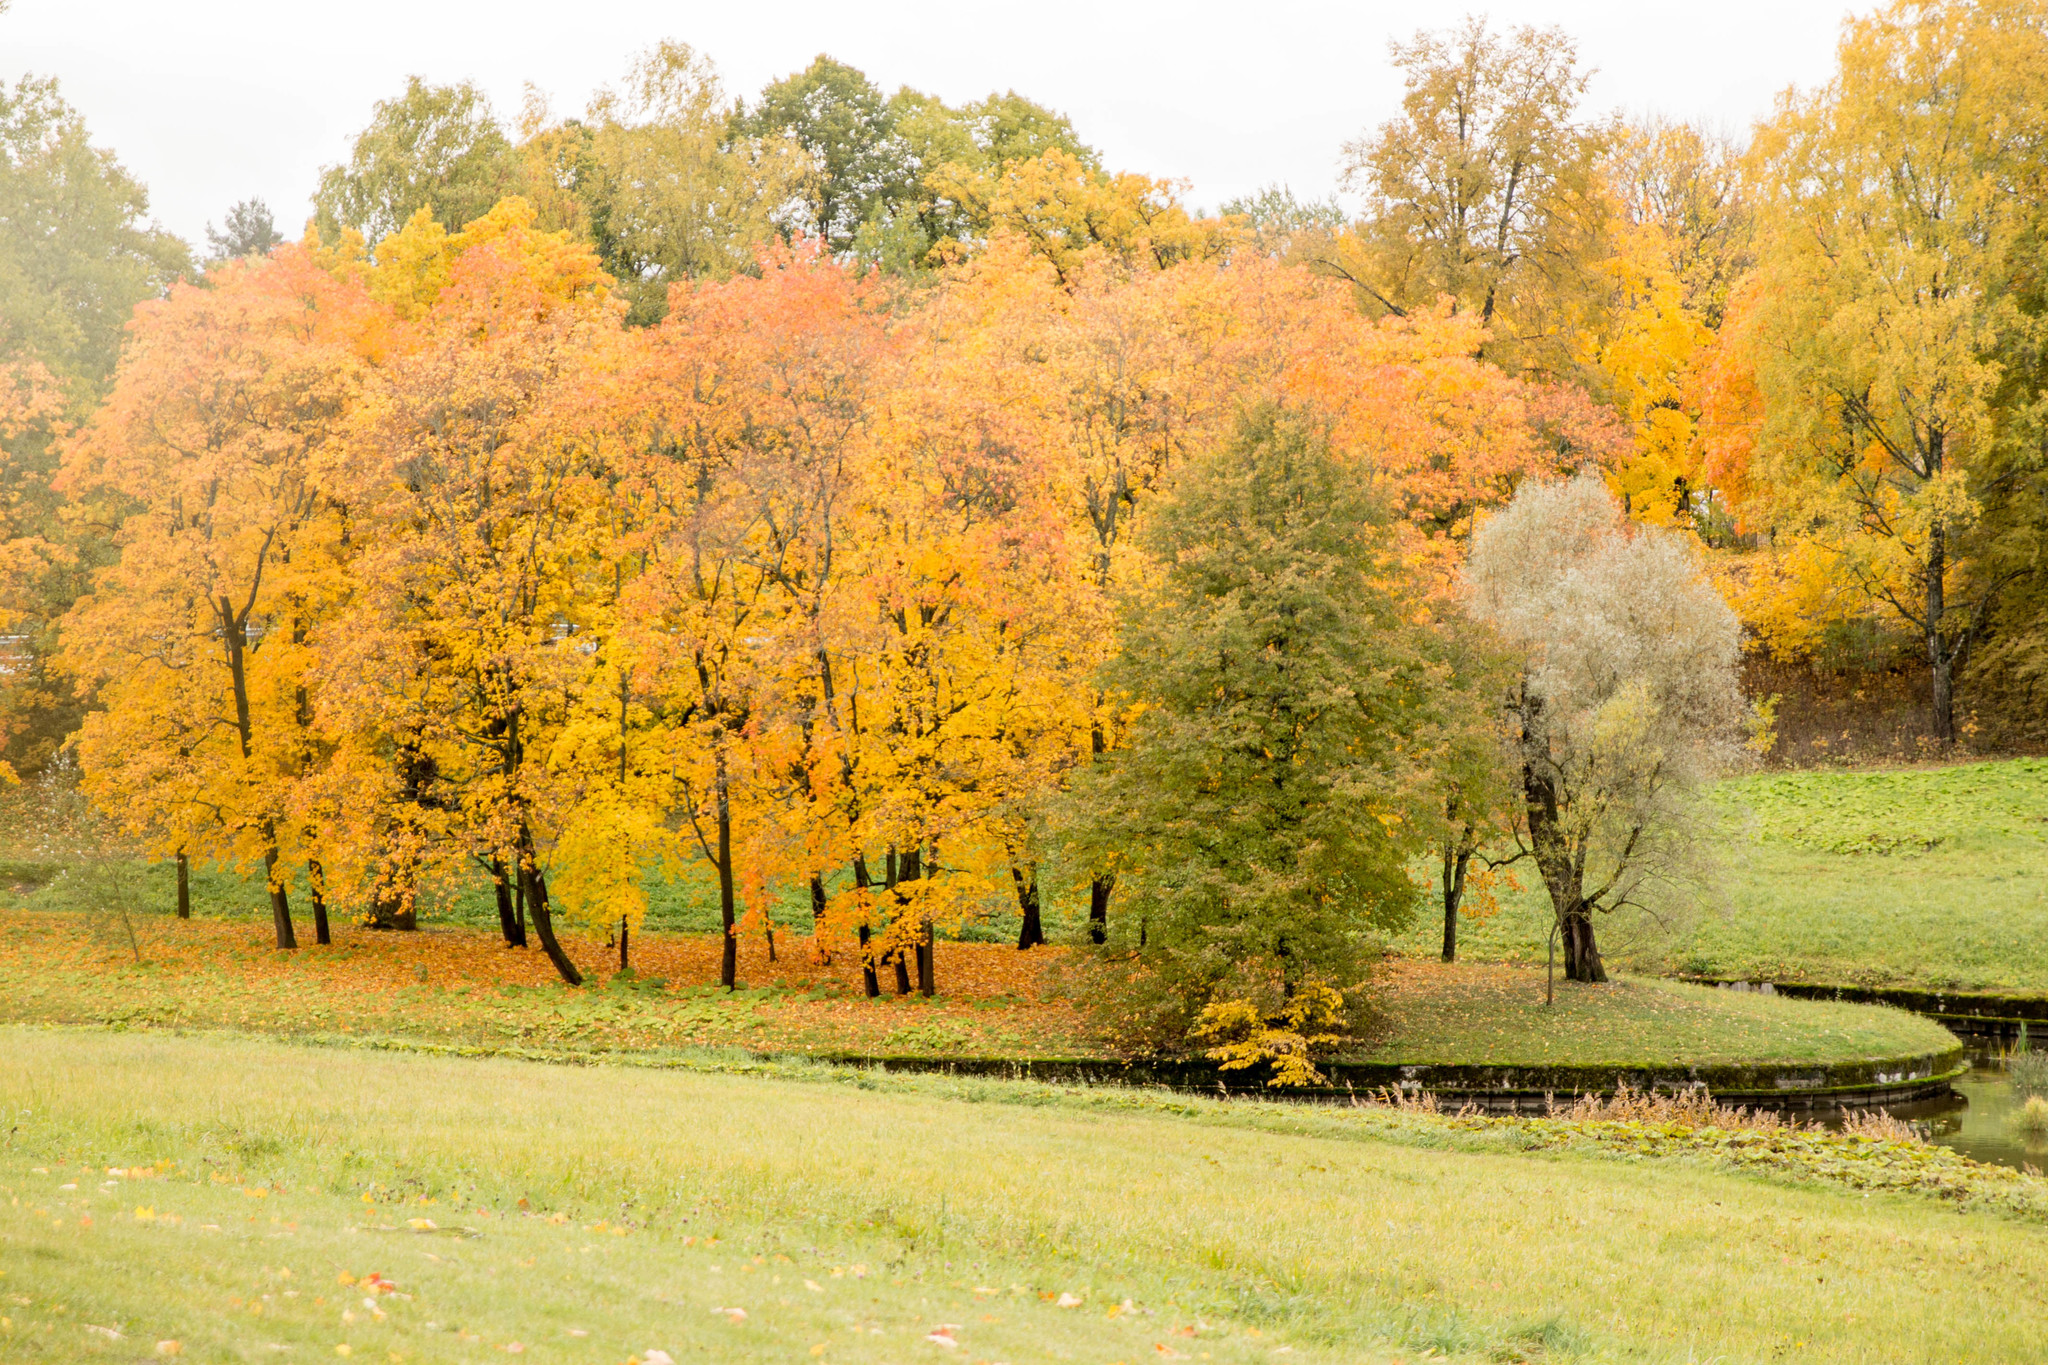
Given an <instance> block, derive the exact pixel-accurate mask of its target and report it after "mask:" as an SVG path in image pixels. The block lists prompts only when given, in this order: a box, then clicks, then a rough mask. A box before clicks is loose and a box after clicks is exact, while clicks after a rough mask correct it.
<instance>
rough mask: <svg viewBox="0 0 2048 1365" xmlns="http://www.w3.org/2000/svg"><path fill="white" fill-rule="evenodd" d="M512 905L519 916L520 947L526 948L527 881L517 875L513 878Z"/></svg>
mask: <svg viewBox="0 0 2048 1365" xmlns="http://www.w3.org/2000/svg"><path fill="white" fill-rule="evenodd" d="M512 905H513V908H514V909H515V910H516V911H517V912H518V916H519V945H518V946H519V947H521V948H524V947H525V946H526V879H525V878H524V877H521V876H519V875H518V874H517V873H514V874H513V877H512Z"/></svg>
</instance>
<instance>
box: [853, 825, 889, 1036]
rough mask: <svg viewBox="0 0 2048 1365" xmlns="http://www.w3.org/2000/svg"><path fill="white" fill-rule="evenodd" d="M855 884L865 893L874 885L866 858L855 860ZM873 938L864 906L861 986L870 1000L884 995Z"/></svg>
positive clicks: (861, 921)
mask: <svg viewBox="0 0 2048 1365" xmlns="http://www.w3.org/2000/svg"><path fill="white" fill-rule="evenodd" d="M853 884H854V885H855V886H857V887H859V888H861V889H862V890H863V891H865V890H867V889H868V888H870V887H872V886H873V885H874V882H873V881H872V880H871V879H870V878H869V876H868V860H867V859H866V858H865V857H860V856H856V857H855V858H854V860H853ZM873 936H874V935H873V931H872V930H871V929H870V928H869V927H868V915H867V909H866V907H865V906H864V907H863V908H862V911H861V920H860V984H861V989H863V990H865V991H866V992H867V994H868V999H870V1000H873V999H874V998H875V997H877V996H879V995H880V994H881V993H882V983H881V981H880V980H879V979H877V977H876V975H875V956H874V953H873V952H872V951H871V950H870V948H869V945H868V940H869V939H870V938H872V937H873Z"/></svg>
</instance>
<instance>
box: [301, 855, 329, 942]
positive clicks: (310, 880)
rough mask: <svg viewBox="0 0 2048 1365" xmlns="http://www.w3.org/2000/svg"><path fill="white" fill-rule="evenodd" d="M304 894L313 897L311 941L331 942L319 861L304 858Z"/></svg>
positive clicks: (325, 896)
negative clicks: (321, 887)
mask: <svg viewBox="0 0 2048 1365" xmlns="http://www.w3.org/2000/svg"><path fill="white" fill-rule="evenodd" d="M306 894H307V895H309V896H311V897H312V899H313V942H315V943H332V942H334V939H333V938H332V937H330V936H329V935H328V932H327V895H326V893H325V892H324V891H322V890H321V889H320V861H319V859H317V858H308V859H306Z"/></svg>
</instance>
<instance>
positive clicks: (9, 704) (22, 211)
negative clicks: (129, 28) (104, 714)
mask: <svg viewBox="0 0 2048 1365" xmlns="http://www.w3.org/2000/svg"><path fill="white" fill-rule="evenodd" d="M148 211H149V196H148V194H147V193H146V192H145V191H144V189H143V187H142V184H141V182H140V181H138V180H136V179H135V178H134V177H133V176H131V175H130V174H129V173H128V172H127V171H126V170H125V169H123V168H122V166H121V164H120V163H119V162H117V161H116V160H115V159H114V157H113V154H112V153H110V152H107V151H105V150H103V149H101V148H97V147H94V146H93V145H92V143H91V141H90V138H89V135H88V133H87V131H86V126H85V120H84V119H83V118H81V117H80V116H79V114H78V112H77V111H76V110H74V109H73V108H72V107H71V106H70V105H68V104H66V103H65V102H64V99H63V97H62V96H61V95H60V94H59V93H58V90H57V83H56V82H55V81H52V80H38V79H35V78H33V77H30V78H28V79H24V80H23V81H21V82H20V83H19V84H18V85H15V86H13V87H12V88H9V87H8V86H7V85H6V84H4V83H0V635H6V636H11V637H13V638H12V639H10V640H8V641H7V642H6V653H7V656H8V657H7V658H6V661H5V666H4V668H0V746H4V752H5V755H6V757H7V759H8V760H10V761H11V762H12V763H13V764H14V766H15V767H16V768H18V769H19V770H21V771H24V772H32V771H34V770H35V769H37V768H39V767H40V766H41V765H42V764H43V763H44V762H46V761H47V760H48V759H49V757H50V755H51V754H52V753H54V752H55V750H56V749H57V747H58V745H59V744H61V743H62V742H63V740H64V738H65V736H66V735H68V734H69V733H70V732H71V731H73V730H75V729H76V728H77V726H78V719H79V714H80V707H79V706H78V704H77V702H76V700H75V699H74V698H73V696H72V695H71V687H70V684H69V681H68V680H66V679H60V678H58V677H56V676H55V675H54V674H53V671H52V670H51V668H50V665H49V659H50V656H51V655H52V654H53V653H54V652H55V649H56V621H57V619H58V618H59V617H61V616H62V615H63V614H64V612H65V610H66V609H67V608H68V607H69V606H70V605H71V603H72V602H73V601H74V600H76V598H77V597H78V595H79V593H81V592H82V591H83V590H84V588H85V585H86V583H87V581H88V578H89V575H90V573H91V571H92V570H93V569H95V568H97V567H99V566H100V565H101V564H103V563H105V562H106V560H107V559H108V558H109V557H110V552H109V547H108V546H107V544H106V537H105V533H104V531H103V530H102V529H100V528H104V527H106V526H108V525H110V524H112V523H113V522H115V521H117V520H118V519H119V518H118V512H114V513H112V514H109V509H105V508H101V507H88V508H84V509H74V511H73V513H72V514H71V515H69V516H65V515H62V514H61V513H62V499H60V498H59V497H58V495H57V494H56V492H55V490H54V489H52V488H51V486H50V485H51V478H52V476H53V475H54V474H55V473H56V470H57V463H58V455H57V452H58V448H59V443H60V438H61V436H62V433H63V430H64V428H66V427H67V426H71V425H75V424H76V423H77V422H78V421H80V420H81V419H82V418H83V417H84V416H85V415H86V414H87V413H88V412H89V411H90V410H91V407H92V404H93V403H95V402H97V401H98V399H99V398H100V397H101V395H102V394H103V393H104V392H105V391H106V388H107V385H108V383H109V381H110V380H111V378H112V376H113V372H114V365H115V361H116V360H117V359H118V357H119V355H120V348H121V338H122V335H123V329H124V328H125V327H126V325H127V323H128V319H129V316H130V315H131V314H132V313H133V311H134V309H135V305H136V304H137V303H139V302H141V301H142V300H144V299H149V298H154V297H157V296H158V295H160V294H162V293H163V291H164V290H165V289H166V288H168V287H169V285H170V283H171V282H172V281H173V280H175V279H176V278H177V277H178V276H179V275H180V274H181V273H183V272H185V271H186V270H188V269H189V268H190V265H191V261H190V257H189V254H188V252H187V250H186V247H185V244H184V243H183V242H181V241H179V240H178V239H177V238H175V237H173V236H171V235H170V234H168V233H165V232H162V231H159V230H158V229H157V228H155V227H154V226H152V225H150V224H149V223H148V222H147V219H146V215H147V214H148ZM80 511H82V512H83V515H80V514H79V512H80Z"/></svg>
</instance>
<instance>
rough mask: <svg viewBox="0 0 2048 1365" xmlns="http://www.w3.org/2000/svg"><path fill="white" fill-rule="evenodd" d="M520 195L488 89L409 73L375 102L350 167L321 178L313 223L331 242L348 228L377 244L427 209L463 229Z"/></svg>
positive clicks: (447, 224)
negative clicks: (397, 89) (395, 90)
mask: <svg viewBox="0 0 2048 1365" xmlns="http://www.w3.org/2000/svg"><path fill="white" fill-rule="evenodd" d="M518 191H519V171H518V164H517V162H516V161H515V160H514V158H513V156H512V143H511V141H510V139H509V138H507V137H506V135H505V129H504V126H503V125H502V124H500V123H499V122H498V119H497V116H496V115H495V114H493V113H492V112H491V106H490V102H489V101H488V100H486V99H485V98H484V94H483V92H482V91H481V90H478V89H477V88H476V87H475V86H474V85H472V84H470V83H469V82H467V81H463V82H460V83H458V84H456V85H428V84H427V83H426V82H425V81H424V80H422V79H420V78H419V77H418V76H409V77H407V78H406V82H405V90H404V92H403V93H402V94H399V95H396V96H394V97H392V98H391V99H388V100H379V101H377V105H376V109H375V111H374V112H373V113H372V115H371V117H370V123H369V126H368V127H366V128H364V129H363V131H362V132H361V133H359V134H357V135H356V140H355V145H354V146H353V147H352V148H350V150H349V158H348V161H347V163H346V164H344V165H339V166H329V167H328V168H327V169H326V170H325V171H323V172H322V173H321V176H320V188H319V191H318V192H317V193H315V194H314V196H313V222H314V225H315V226H316V227H318V228H319V229H320V233H321V235H322V236H323V237H325V238H328V239H329V240H332V239H334V238H337V237H338V236H339V235H340V232H341V230H342V229H343V228H351V229H353V230H355V231H357V232H360V233H362V234H363V237H364V238H365V239H366V240H367V241H369V242H371V243H373V244H374V243H376V242H378V241H380V240H382V239H383V238H384V237H387V236H389V235H390V234H391V233H394V232H396V231H398V230H399V229H400V228H402V227H404V226H405V225H406V223H407V222H409V221H411V219H412V216H413V215H414V214H415V213H417V212H419V210H420V209H422V208H426V209H429V210H431V211H432V213H433V216H434V221H436V222H438V223H439V224H440V225H441V226H442V227H444V228H446V229H447V230H448V231H450V232H459V231H461V230H462V229H463V228H464V227H465V226H467V225H468V224H469V223H471V222H473V221H475V220H476V219H478V218H481V217H483V216H484V214H486V213H488V212H489V211H490V209H491V206H492V205H494V204H496V203H497V202H498V201H499V200H500V199H503V198H505V197H506V196H507V195H511V194H516V193H518Z"/></svg>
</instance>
